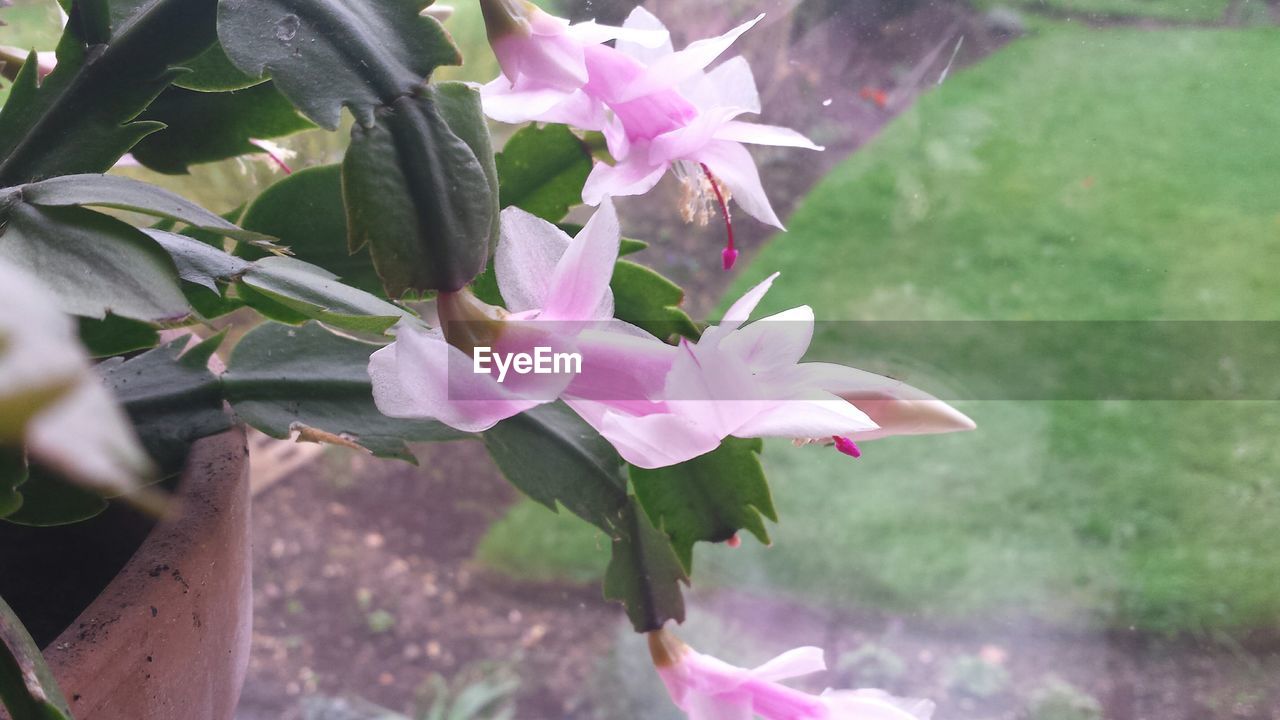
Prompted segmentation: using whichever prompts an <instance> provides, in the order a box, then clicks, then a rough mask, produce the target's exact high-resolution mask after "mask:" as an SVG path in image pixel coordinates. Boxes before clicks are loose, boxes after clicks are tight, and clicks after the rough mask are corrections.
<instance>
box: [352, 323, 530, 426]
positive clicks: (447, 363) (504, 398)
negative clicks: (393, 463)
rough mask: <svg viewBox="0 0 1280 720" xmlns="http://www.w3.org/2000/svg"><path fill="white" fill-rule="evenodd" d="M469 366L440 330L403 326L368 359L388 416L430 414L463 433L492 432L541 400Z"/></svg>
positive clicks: (375, 395) (376, 394)
mask: <svg viewBox="0 0 1280 720" xmlns="http://www.w3.org/2000/svg"><path fill="white" fill-rule="evenodd" d="M470 367H471V358H470V357H468V356H467V355H466V354H465V353H463V352H462V351H461V350H458V349H457V348H455V347H453V346H452V345H449V344H448V343H446V342H445V341H444V338H443V337H442V336H441V335H440V334H439V331H432V332H429V333H428V332H422V331H420V330H416V329H412V328H407V327H403V328H401V329H400V331H399V332H398V333H397V336H396V341H395V342H394V343H392V344H391V345H388V346H387V347H384V348H382V349H381V350H378V351H377V352H375V353H373V355H372V357H370V358H369V377H370V378H371V379H372V380H373V398H374V402H375V403H376V404H377V406H378V409H379V410H380V411H381V412H382V413H383V414H384V415H388V416H390V417H401V418H431V419H435V420H439V421H440V422H442V423H444V424H446V425H448V426H449V427H452V428H455V429H457V430H462V431H464V432H481V431H483V430H488V429H489V428H491V427H493V426H494V425H496V424H497V423H498V422H499V421H500V420H504V419H506V418H509V417H511V416H513V415H517V414H519V413H521V412H524V411H525V410H528V409H529V408H532V407H535V406H537V405H539V404H540V402H539V401H536V400H527V399H523V398H519V397H515V396H514V395H513V394H512V393H511V392H509V391H508V390H507V389H506V388H504V387H503V386H502V385H501V384H499V383H498V382H497V381H496V380H495V379H494V378H493V377H491V376H489V375H479V374H474V373H471V372H470Z"/></svg>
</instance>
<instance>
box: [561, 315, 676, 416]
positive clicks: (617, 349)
mask: <svg viewBox="0 0 1280 720" xmlns="http://www.w3.org/2000/svg"><path fill="white" fill-rule="evenodd" d="M577 347H578V351H579V352H580V353H581V354H582V372H581V373H579V374H578V375H577V377H575V378H574V379H573V382H572V383H571V384H570V385H569V389H568V391H567V392H568V394H569V395H572V396H574V397H578V398H583V399H586V400H598V401H601V402H605V403H609V404H611V405H621V404H623V403H637V405H636V407H644V406H645V405H652V404H653V400H654V398H655V397H657V396H658V395H659V394H660V393H661V391H662V388H663V387H664V385H665V383H666V378H667V373H668V372H669V371H670V370H671V363H672V361H673V360H675V355H676V352H677V350H676V348H675V347H674V346H672V345H668V344H666V343H664V342H662V341H661V340H659V339H658V338H656V337H654V336H652V335H649V334H648V333H645V332H644V331H642V330H640V329H639V328H634V329H632V327H631V326H628V325H627V324H626V323H624V322H622V321H620V320H614V321H612V322H609V323H607V324H604V325H602V326H601V327H599V328H592V329H588V330H585V331H583V332H582V333H581V334H579V335H578V338H577ZM637 414H647V413H643V412H638V413H637Z"/></svg>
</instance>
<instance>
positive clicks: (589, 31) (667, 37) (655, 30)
mask: <svg viewBox="0 0 1280 720" xmlns="http://www.w3.org/2000/svg"><path fill="white" fill-rule="evenodd" d="M637 9H639V8H637ZM633 14H634V13H633ZM655 20H656V18H655ZM568 32H569V35H570V36H572V37H573V38H574V39H575V40H577V41H579V42H582V43H587V44H591V45H595V44H599V43H603V42H608V41H610V40H617V41H618V43H617V46H616V47H617V48H618V49H619V50H623V48H624V47H627V48H630V47H639V48H643V49H645V50H650V49H661V48H663V47H666V48H667V49H668V50H667V51H668V52H670V48H671V33H669V32H667V29H666V28H665V27H662V24H661V23H658V27H647V28H645V27H627V26H623V27H616V26H613V25H600V24H598V23H596V22H595V21H594V20H588V21H586V22H581V23H578V24H576V25H571V26H570V27H569V30H568ZM637 59H638V58H637Z"/></svg>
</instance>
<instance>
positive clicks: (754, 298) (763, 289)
mask: <svg viewBox="0 0 1280 720" xmlns="http://www.w3.org/2000/svg"><path fill="white" fill-rule="evenodd" d="M781 274H782V273H774V274H772V275H770V276H769V277H767V278H765V279H764V280H761V281H760V282H759V283H758V284H757V285H756V286H755V287H753V288H751V289H750V290H748V291H747V292H745V293H744V294H743V295H742V297H740V298H738V300H737V301H736V302H735V303H734V304H732V305H730V306H729V310H728V311H727V312H726V313H725V314H724V318H723V319H722V320H721V321H720V324H719V325H718V326H717V327H721V328H724V329H725V330H734V329H736V328H738V327H740V326H741V325H742V323H744V322H746V321H747V319H748V318H750V317H751V311H753V310H755V309H756V305H759V304H760V301H761V300H763V299H764V295H765V293H767V292H769V288H770V287H772V286H773V281H774V280H776V279H778V276H779V275H781Z"/></svg>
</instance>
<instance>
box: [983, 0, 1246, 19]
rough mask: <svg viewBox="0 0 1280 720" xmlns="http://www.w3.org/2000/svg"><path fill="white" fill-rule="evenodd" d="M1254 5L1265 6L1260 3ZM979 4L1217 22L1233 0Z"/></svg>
mask: <svg viewBox="0 0 1280 720" xmlns="http://www.w3.org/2000/svg"><path fill="white" fill-rule="evenodd" d="M1247 1H1248V0H1247ZM1252 2H1254V3H1257V4H1259V5H1261V4H1262V2H1261V1H1260V0H1252ZM978 4H979V5H980V6H982V7H986V8H992V7H998V6H1000V5H1013V6H1016V7H1022V8H1026V9H1028V10H1039V9H1044V10H1051V11H1056V12H1061V13H1069V14H1072V15H1092V16H1099V17H1107V18H1148V19H1153V20H1168V21H1183V22H1214V21H1217V20H1221V19H1222V18H1223V15H1224V14H1225V13H1226V11H1227V6H1228V5H1229V4H1230V0H1012V1H1011V2H1010V1H1005V0H979V1H978Z"/></svg>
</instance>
